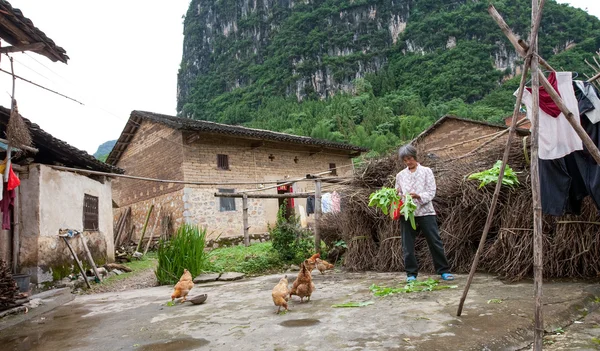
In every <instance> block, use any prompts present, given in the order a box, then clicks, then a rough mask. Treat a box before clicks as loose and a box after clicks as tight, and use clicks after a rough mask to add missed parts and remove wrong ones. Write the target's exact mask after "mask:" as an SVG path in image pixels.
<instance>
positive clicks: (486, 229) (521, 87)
mask: <svg viewBox="0 0 600 351" xmlns="http://www.w3.org/2000/svg"><path fill="white" fill-rule="evenodd" d="M530 64H531V60H526V61H525V64H524V65H523V74H522V75H521V84H520V85H519V92H518V94H517V103H516V104H515V108H514V110H513V115H512V122H511V124H510V129H508V131H509V132H508V138H507V140H506V147H505V148H504V154H503V156H502V165H501V166H500V174H499V175H498V182H497V183H496V189H495V190H494V195H493V197H492V203H491V204H490V211H489V212H488V216H487V219H486V221H485V226H484V228H483V233H482V234H481V239H480V240H479V247H478V248H477V252H476V253H475V257H474V258H473V263H472V264H471V271H470V272H469V278H468V279H467V284H466V285H465V289H464V291H463V294H462V297H461V298H460V303H459V304H458V311H457V312H456V315H457V316H459V317H460V315H461V314H462V310H463V306H464V304H465V300H466V299H467V294H468V293H469V288H470V287H471V283H472V282H473V277H474V276H475V272H476V271H477V265H478V264H479V258H480V257H481V254H482V253H483V250H484V247H485V241H486V239H487V235H488V233H489V231H490V227H491V225H492V219H493V218H494V211H495V210H496V204H497V203H498V197H499V195H500V189H501V188H502V179H503V178H504V170H505V169H506V163H507V162H508V155H509V154H510V146H511V144H512V139H513V136H514V135H515V132H516V130H517V123H516V122H517V118H518V116H519V108H520V107H521V100H522V99H523V92H524V91H525V82H526V79H527V71H528V70H529V66H530Z"/></svg>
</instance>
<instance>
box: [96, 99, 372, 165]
mask: <svg viewBox="0 0 600 351" xmlns="http://www.w3.org/2000/svg"><path fill="white" fill-rule="evenodd" d="M142 120H148V121H152V122H156V123H160V124H163V125H166V126H168V127H171V128H173V129H177V130H188V131H195V132H201V133H211V134H224V135H230V136H233V137H239V138H245V139H260V140H267V141H277V142H284V143H292V144H303V145H312V146H318V147H322V148H328V149H336V150H346V151H349V152H358V153H360V152H366V151H368V149H366V148H363V147H360V146H355V145H350V144H345V143H338V142H333V141H328V140H320V139H315V138H310V137H306V136H299V135H292V134H286V133H279V132H273V131H270V130H263V129H255V128H247V127H242V126H232V125H228V124H221V123H215V122H208V121H201V120H196V119H191V118H184V117H175V116H168V115H162V114H158V113H153V112H146V111H133V112H131V115H130V117H129V121H128V122H127V124H126V125H125V128H124V129H123V132H122V133H121V136H120V137H119V140H118V141H117V143H116V144H115V147H114V148H113V149H112V151H111V152H110V154H109V155H108V158H107V159H106V162H107V163H109V164H111V165H116V164H117V162H118V161H119V159H120V157H121V154H122V153H123V152H124V151H125V149H126V148H127V146H128V145H129V142H131V140H132V139H133V135H134V134H135V132H136V131H137V129H138V127H139V125H140V123H141V121H142Z"/></svg>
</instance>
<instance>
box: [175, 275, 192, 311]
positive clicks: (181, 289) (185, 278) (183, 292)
mask: <svg viewBox="0 0 600 351" xmlns="http://www.w3.org/2000/svg"><path fill="white" fill-rule="evenodd" d="M193 287H194V281H193V280H192V274H191V273H190V271H188V270H187V269H184V270H183V275H182V276H181V278H179V282H177V284H176V285H175V291H173V294H172V295H171V302H173V301H174V300H175V299H176V298H178V297H181V298H182V299H181V303H184V302H185V299H186V297H187V295H188V294H189V293H190V290H192V288H193Z"/></svg>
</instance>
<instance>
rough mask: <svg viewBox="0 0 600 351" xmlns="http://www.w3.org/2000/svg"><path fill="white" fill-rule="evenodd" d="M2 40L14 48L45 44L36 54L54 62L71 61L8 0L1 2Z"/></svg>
mask: <svg viewBox="0 0 600 351" xmlns="http://www.w3.org/2000/svg"><path fill="white" fill-rule="evenodd" d="M0 38H2V39H4V40H5V41H7V42H8V43H10V44H11V45H14V46H22V45H28V44H35V43H43V44H44V46H43V47H42V48H41V49H39V50H34V52H36V53H38V54H40V55H44V56H46V57H47V58H49V59H50V60H52V61H54V62H56V61H60V62H63V63H67V60H68V59H69V56H67V52H66V51H65V49H63V48H61V47H60V46H57V45H56V44H55V43H54V41H53V40H52V39H50V38H48V36H46V34H44V32H42V31H41V30H39V29H38V28H37V27H35V26H34V25H33V22H32V21H31V20H30V19H29V18H27V17H25V16H23V12H21V10H19V9H16V8H13V7H12V5H11V4H10V3H9V2H8V1H6V0H0Z"/></svg>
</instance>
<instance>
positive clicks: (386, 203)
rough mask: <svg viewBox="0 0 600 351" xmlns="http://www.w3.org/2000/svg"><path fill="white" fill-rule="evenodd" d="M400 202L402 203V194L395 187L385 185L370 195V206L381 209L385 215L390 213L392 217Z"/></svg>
mask: <svg viewBox="0 0 600 351" xmlns="http://www.w3.org/2000/svg"><path fill="white" fill-rule="evenodd" d="M398 203H400V195H398V191H397V190H396V189H394V188H386V187H383V188H381V189H379V190H377V191H375V192H373V193H372V194H371V195H369V206H371V207H376V208H378V209H380V210H381V212H383V214H384V215H386V216H387V215H388V214H389V215H390V217H392V218H393V215H394V211H395V210H396V208H397V206H398Z"/></svg>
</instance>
